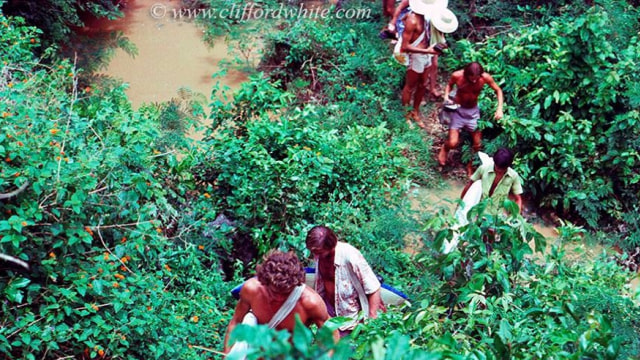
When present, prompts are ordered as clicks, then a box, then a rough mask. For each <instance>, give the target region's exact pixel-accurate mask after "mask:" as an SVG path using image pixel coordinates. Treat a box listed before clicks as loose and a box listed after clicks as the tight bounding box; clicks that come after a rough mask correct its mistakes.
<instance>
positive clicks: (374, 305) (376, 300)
mask: <svg viewBox="0 0 640 360" xmlns="http://www.w3.org/2000/svg"><path fill="white" fill-rule="evenodd" d="M367 298H368V299H369V317H370V318H372V319H375V318H377V317H378V310H380V309H382V297H381V296H380V289H378V290H376V291H375V292H373V293H371V294H368V295H367Z"/></svg>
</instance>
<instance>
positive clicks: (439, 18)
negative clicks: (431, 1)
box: [412, 8, 458, 34]
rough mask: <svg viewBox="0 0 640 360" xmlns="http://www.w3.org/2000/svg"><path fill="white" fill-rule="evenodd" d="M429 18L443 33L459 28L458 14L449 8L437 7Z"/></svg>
mask: <svg viewBox="0 0 640 360" xmlns="http://www.w3.org/2000/svg"><path fill="white" fill-rule="evenodd" d="M412 9H413V8H412ZM429 18H430V20H431V24H432V25H433V27H434V28H436V29H437V30H438V31H440V32H442V33H445V34H449V33H452V32H454V31H456V29H457V28H458V18H457V17H456V14H454V13H453V11H451V10H449V9H447V8H435V10H434V12H433V13H431V16H429Z"/></svg>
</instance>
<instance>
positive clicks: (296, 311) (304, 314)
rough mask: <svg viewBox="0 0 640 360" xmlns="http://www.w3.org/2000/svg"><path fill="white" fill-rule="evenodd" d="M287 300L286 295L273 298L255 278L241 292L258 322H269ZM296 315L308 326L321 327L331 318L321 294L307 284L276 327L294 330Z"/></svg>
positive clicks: (241, 297)
mask: <svg viewBox="0 0 640 360" xmlns="http://www.w3.org/2000/svg"><path fill="white" fill-rule="evenodd" d="M285 300H286V296H285V297H283V298H282V299H278V300H274V299H272V298H271V297H270V295H269V293H268V291H267V288H266V287H265V286H263V285H262V284H260V282H259V281H258V280H257V279H255V278H253V279H249V280H247V282H246V283H245V284H244V285H243V287H242V291H241V292H240V301H241V302H245V303H248V305H249V309H251V311H252V312H253V314H254V315H255V316H256V318H257V319H258V324H267V323H269V321H270V320H271V318H272V317H273V315H275V313H276V312H277V311H278V309H280V307H281V306H282V304H283V303H284V302H285ZM296 315H298V316H299V317H300V320H301V321H302V323H303V324H305V325H307V326H309V325H311V324H316V325H318V326H319V327H320V326H322V324H324V322H325V321H326V320H327V319H328V318H329V316H328V314H327V310H326V307H325V305H324V302H323V301H322V299H321V298H320V296H319V295H318V294H317V293H316V292H315V291H313V290H312V289H311V288H309V287H308V286H306V285H305V289H304V291H303V293H302V296H301V297H300V299H299V300H298V302H297V303H296V305H295V307H294V308H293V310H292V311H291V313H290V314H289V315H288V316H287V317H286V318H285V319H284V320H282V322H281V323H280V324H278V325H277V326H276V329H277V330H285V329H286V330H289V331H293V328H294V327H295V317H296Z"/></svg>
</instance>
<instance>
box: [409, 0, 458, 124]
mask: <svg viewBox="0 0 640 360" xmlns="http://www.w3.org/2000/svg"><path fill="white" fill-rule="evenodd" d="M441 1H442V0H409V5H410V7H411V13H409V14H408V15H407V16H406V18H405V30H404V32H403V33H402V39H401V51H402V52H403V53H409V65H408V68H407V77H406V80H405V85H404V88H403V89H402V104H403V105H404V106H409V104H410V103H411V93H412V92H414V91H415V93H414V96H413V110H412V111H410V112H409V114H408V117H407V122H408V123H409V125H411V120H410V119H413V120H414V121H416V122H417V123H418V126H420V127H424V124H422V119H421V118H420V103H421V102H422V98H423V97H424V94H425V92H426V86H425V84H426V81H427V75H428V71H427V70H428V68H429V67H430V66H431V65H432V57H433V55H437V54H439V53H440V51H441V49H442V48H444V47H446V45H444V46H443V43H444V35H442V33H450V32H453V31H455V30H456V29H457V27H458V19H457V18H456V17H455V15H454V14H453V13H452V12H451V11H450V10H448V9H446V8H443V7H442V5H441V4H442V3H441ZM427 19H432V20H431V21H429V20H427ZM433 19H435V21H434V20H433ZM433 28H435V30H434V31H432V30H433ZM438 33H440V35H438ZM432 34H435V37H436V38H438V37H439V39H434V40H436V41H432V38H433V37H434V36H432ZM438 47H439V49H440V50H438ZM432 86H434V87H435V84H434V83H432Z"/></svg>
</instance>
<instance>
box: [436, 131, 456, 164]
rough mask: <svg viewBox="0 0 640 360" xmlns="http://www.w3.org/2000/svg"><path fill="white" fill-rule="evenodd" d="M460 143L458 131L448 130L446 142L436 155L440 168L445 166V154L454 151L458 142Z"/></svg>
mask: <svg viewBox="0 0 640 360" xmlns="http://www.w3.org/2000/svg"><path fill="white" fill-rule="evenodd" d="M459 141H460V130H458V129H449V137H448V139H447V141H445V142H444V144H443V145H442V148H440V152H439V153H438V163H440V165H441V166H445V165H446V164H447V154H448V153H449V150H451V149H455V147H456V146H458V142H459Z"/></svg>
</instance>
